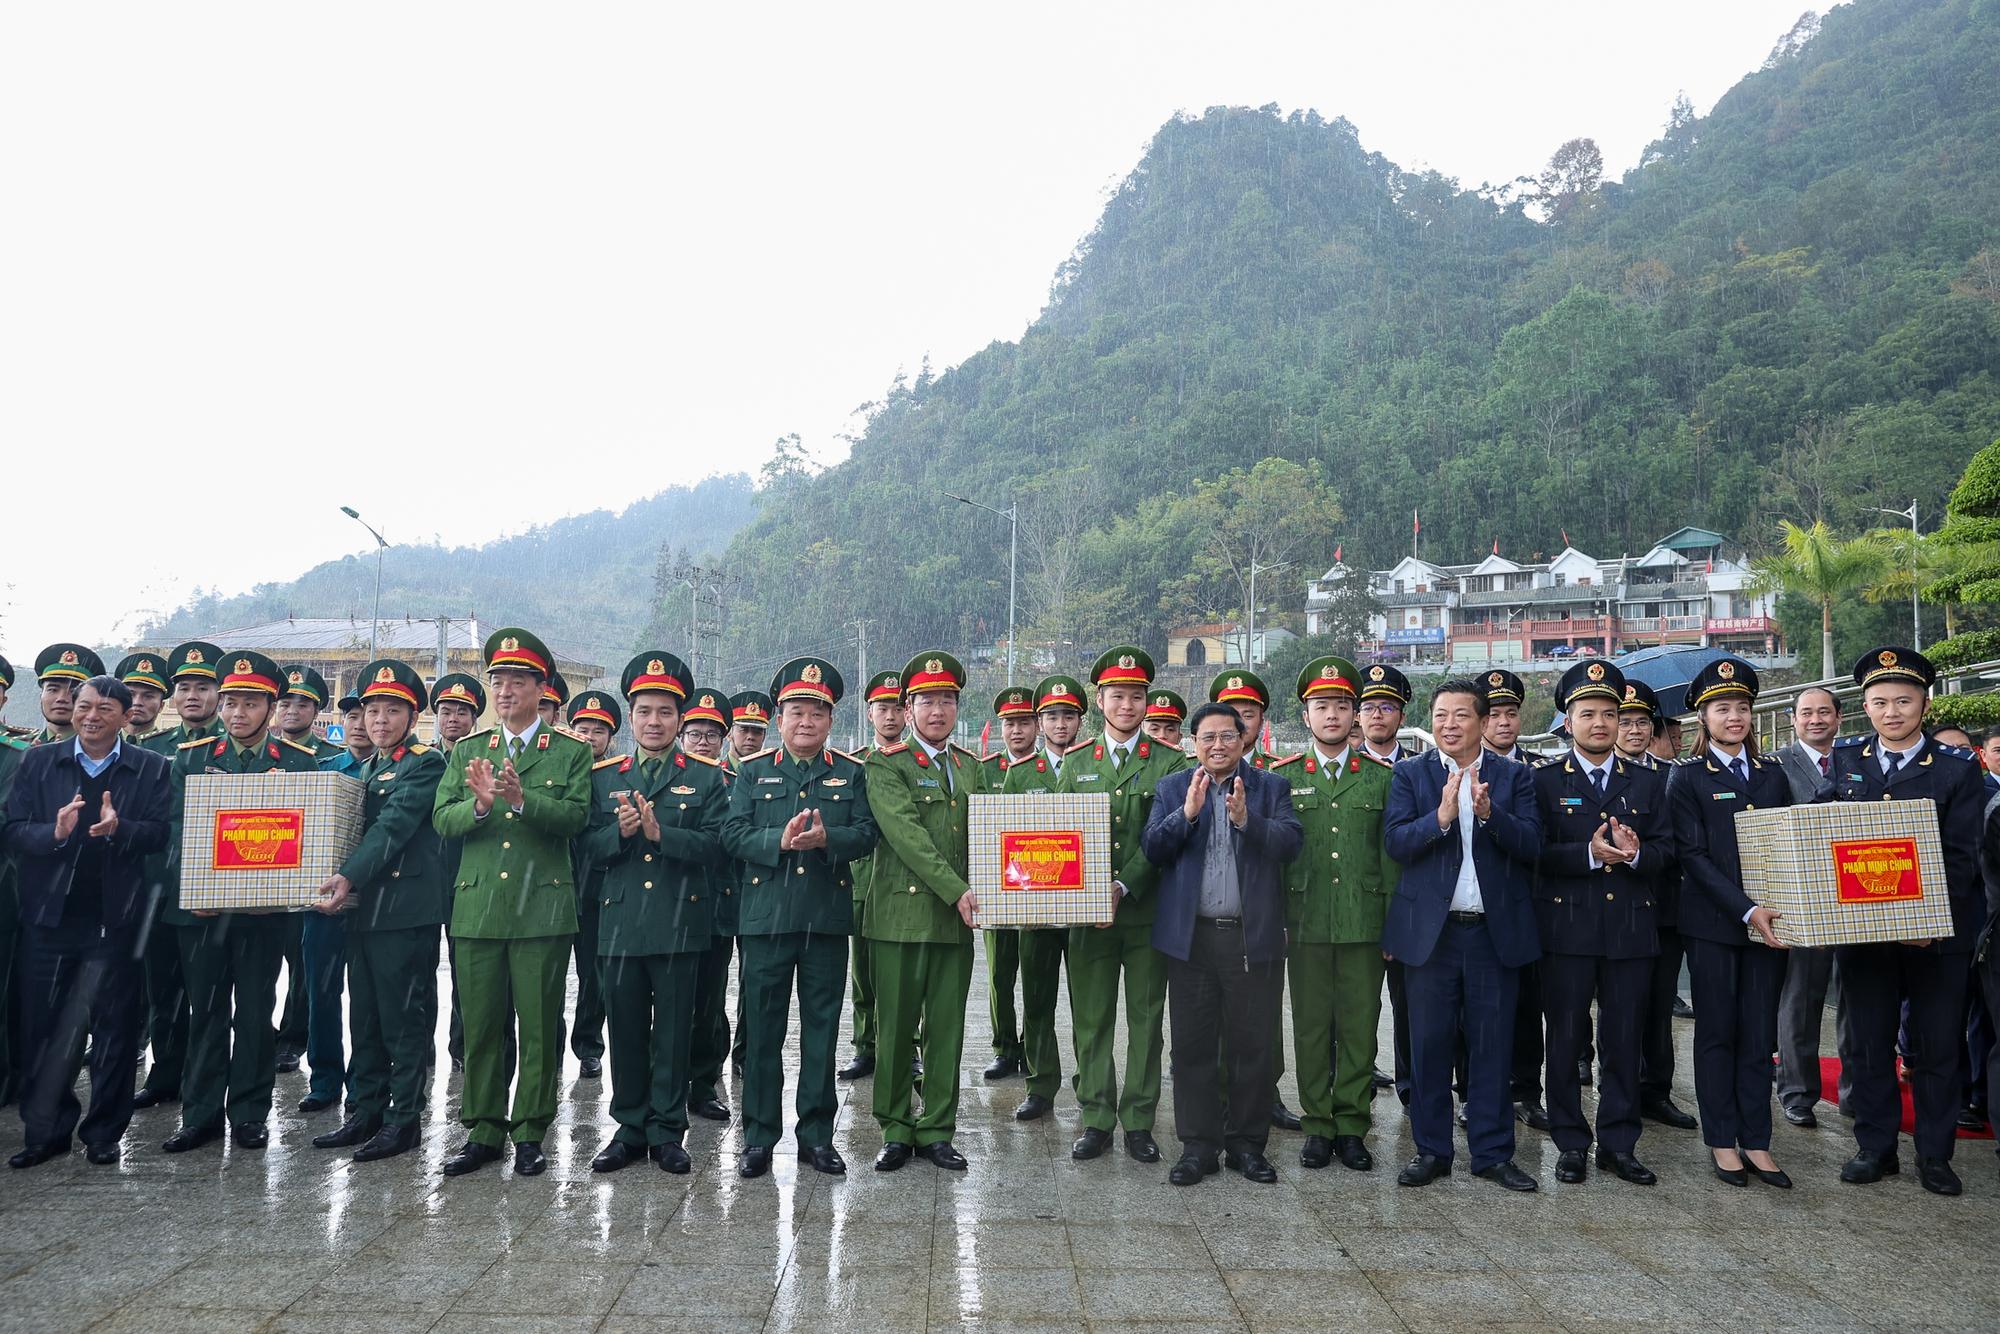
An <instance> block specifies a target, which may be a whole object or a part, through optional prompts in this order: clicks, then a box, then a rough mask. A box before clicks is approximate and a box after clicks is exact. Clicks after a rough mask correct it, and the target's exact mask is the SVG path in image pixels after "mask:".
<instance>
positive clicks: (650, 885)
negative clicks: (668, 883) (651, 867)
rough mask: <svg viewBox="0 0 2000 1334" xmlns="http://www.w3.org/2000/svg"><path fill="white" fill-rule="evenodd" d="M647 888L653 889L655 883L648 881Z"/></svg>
mask: <svg viewBox="0 0 2000 1334" xmlns="http://www.w3.org/2000/svg"><path fill="white" fill-rule="evenodd" d="M645 887H646V888H647V889H651V888H652V887H653V882H652V881H650V880H648V881H647V882H646V886H645Z"/></svg>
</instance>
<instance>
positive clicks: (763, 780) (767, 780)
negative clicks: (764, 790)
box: [757, 778, 785, 784]
mask: <svg viewBox="0 0 2000 1334" xmlns="http://www.w3.org/2000/svg"><path fill="white" fill-rule="evenodd" d="M757 781H758V782H759V783H778V784H782V783H783V782H784V781H785V780H784V779H782V778H760V779H758V780H757Z"/></svg>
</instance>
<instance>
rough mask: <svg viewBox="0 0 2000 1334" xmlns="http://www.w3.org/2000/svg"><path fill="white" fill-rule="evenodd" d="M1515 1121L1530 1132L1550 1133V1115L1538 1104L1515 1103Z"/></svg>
mask: <svg viewBox="0 0 2000 1334" xmlns="http://www.w3.org/2000/svg"><path fill="white" fill-rule="evenodd" d="M1514 1119H1515V1120H1516V1121H1519V1122H1520V1123H1521V1124H1522V1125H1524V1126H1526V1127H1527V1128H1528V1129H1530V1130H1539V1131H1541V1132H1542V1133H1543V1134H1547V1133H1548V1129H1549V1114H1548V1112H1546V1111H1545V1110H1543V1108H1542V1105H1541V1104H1540V1103H1538V1102H1517V1103H1515V1104H1514ZM1459 1124H1460V1125H1463V1124H1465V1123H1464V1122H1462V1121H1461V1122H1460V1123H1459Z"/></svg>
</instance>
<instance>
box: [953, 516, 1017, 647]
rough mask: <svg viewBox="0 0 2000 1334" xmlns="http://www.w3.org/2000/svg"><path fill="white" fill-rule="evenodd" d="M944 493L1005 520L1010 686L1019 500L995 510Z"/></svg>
mask: <svg viewBox="0 0 2000 1334" xmlns="http://www.w3.org/2000/svg"><path fill="white" fill-rule="evenodd" d="M945 494H946V495H947V496H950V497H951V498H952V499H953V500H956V501H957V502H958V503H959V504H961V505H970V506H972V507H973V508H974V509H981V510H985V511H986V512H987V513H988V514H995V515H998V516H999V517H1000V518H1003V519H1005V520H1006V521H1007V684H1008V685H1010V686H1011V685H1013V684H1014V570H1015V555H1016V553H1017V552H1018V551H1019V549H1020V538H1021V502H1020V501H1018V500H1017V501H1015V502H1014V503H1013V504H1011V505H1009V506H1008V507H1007V508H1006V509H1004V510H997V509H994V508H993V507H992V506H991V505H983V504H981V503H980V502H979V501H976V500H970V499H967V498H966V497H965V496H961V495H958V494H957V493H956V492H952V491H947V492H945Z"/></svg>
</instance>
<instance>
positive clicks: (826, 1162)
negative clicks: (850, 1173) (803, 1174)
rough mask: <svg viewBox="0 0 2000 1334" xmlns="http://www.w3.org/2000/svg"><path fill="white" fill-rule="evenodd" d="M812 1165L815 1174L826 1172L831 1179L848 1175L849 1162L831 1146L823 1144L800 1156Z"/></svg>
mask: <svg viewBox="0 0 2000 1334" xmlns="http://www.w3.org/2000/svg"><path fill="white" fill-rule="evenodd" d="M799 1156H800V1157H802V1158H804V1159H805V1160H806V1161H807V1162H809V1163H811V1164H812V1169H813V1171H815V1172H824V1173H826V1175H828V1176H830V1177H844V1176H846V1175H847V1160H846V1159H845V1158H843V1157H841V1156H840V1150H838V1149H836V1148H834V1147H833V1146H832V1145H831V1144H822V1145H820V1146H819V1147H818V1148H816V1149H807V1150H805V1152H803V1153H802V1154H800V1155H799Z"/></svg>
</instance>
